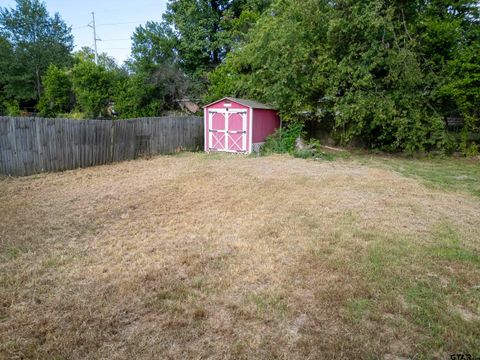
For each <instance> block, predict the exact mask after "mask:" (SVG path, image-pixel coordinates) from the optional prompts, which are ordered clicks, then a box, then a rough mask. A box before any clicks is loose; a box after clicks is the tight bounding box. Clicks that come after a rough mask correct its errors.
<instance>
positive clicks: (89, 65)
mask: <svg viewBox="0 0 480 360" xmlns="http://www.w3.org/2000/svg"><path fill="white" fill-rule="evenodd" d="M115 81H116V77H115V73H114V72H112V71H107V69H105V68H104V67H103V66H101V65H96V64H95V63H94V62H93V61H88V60H82V59H80V60H78V63H77V64H75V66H74V67H73V70H72V83H73V91H74V93H75V98H76V107H77V108H78V110H80V111H81V112H83V113H84V114H85V116H87V117H93V118H97V117H101V116H106V109H107V106H108V102H109V101H111V100H112V99H113V96H114V90H115V89H116V88H117V85H116V83H115Z"/></svg>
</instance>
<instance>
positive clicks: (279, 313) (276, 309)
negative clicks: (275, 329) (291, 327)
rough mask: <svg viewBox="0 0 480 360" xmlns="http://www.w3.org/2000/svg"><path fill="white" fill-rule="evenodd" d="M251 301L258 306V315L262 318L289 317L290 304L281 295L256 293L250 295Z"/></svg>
mask: <svg viewBox="0 0 480 360" xmlns="http://www.w3.org/2000/svg"><path fill="white" fill-rule="evenodd" d="M250 299H251V301H253V303H254V304H255V305H256V308H257V312H258V315H259V316H260V317H262V318H270V317H273V318H281V319H283V318H285V316H286V315H287V312H288V304H287V302H286V301H285V299H284V297H283V296H282V295H280V294H275V293H266V292H265V293H255V294H251V295H250ZM269 315H270V316H269Z"/></svg>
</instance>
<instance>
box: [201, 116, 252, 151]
mask: <svg viewBox="0 0 480 360" xmlns="http://www.w3.org/2000/svg"><path fill="white" fill-rule="evenodd" d="M208 132H209V133H208V143H209V148H210V150H216V151H228V152H246V151H247V110H236V109H229V110H223V109H215V110H209V112H208Z"/></svg>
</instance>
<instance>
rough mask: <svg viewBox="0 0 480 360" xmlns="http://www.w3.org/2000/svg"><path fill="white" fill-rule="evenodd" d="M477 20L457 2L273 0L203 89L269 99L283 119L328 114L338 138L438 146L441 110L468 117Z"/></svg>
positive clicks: (474, 114)
mask: <svg viewBox="0 0 480 360" xmlns="http://www.w3.org/2000/svg"><path fill="white" fill-rule="evenodd" d="M478 23H479V17H478V7H477V6H475V2H474V1H467V0H458V1H454V2H453V3H452V2H447V1H443V0H436V1H429V2H408V3H405V2H404V1H402V0H392V1H388V2H385V1H381V0H368V1H362V2H359V1H355V0H343V1H337V2H332V1H327V0H324V1H316V0H307V1H305V2H302V3H301V4H299V3H298V2H296V1H293V0H277V1H276V2H275V3H274V5H272V7H271V8H270V9H269V10H268V11H266V12H264V13H263V14H262V16H261V19H260V20H259V21H258V22H257V24H256V26H255V27H254V28H253V29H252V31H250V32H249V33H248V35H247V38H246V41H245V44H243V45H242V46H240V47H238V48H237V49H235V50H234V51H232V52H230V53H229V55H228V56H227V58H226V60H225V61H224V62H223V63H222V65H220V66H219V67H218V68H217V69H216V70H215V71H214V72H213V73H212V74H211V75H210V81H211V82H212V86H211V87H210V93H211V94H213V95H214V96H216V97H218V96H225V95H240V96H241V95H245V96H252V97H255V98H259V99H262V100H264V101H268V102H273V103H276V104H277V105H278V106H279V108H280V110H281V111H282V114H283V117H284V119H287V120H288V119H299V118H301V117H302V116H303V114H305V113H308V114H311V115H312V116H313V117H316V118H317V119H318V120H319V121H324V120H328V119H333V120H334V123H335V125H334V129H333V130H334V132H333V134H334V135H335V136H336V137H337V138H338V139H339V140H340V141H342V142H349V141H351V140H353V139H358V140H360V141H362V142H363V143H364V144H365V145H367V146H368V147H372V148H380V149H384V150H390V151H398V150H406V151H417V150H432V149H445V148H446V147H447V146H449V145H448V142H447V136H446V135H447V133H446V129H445V125H444V120H443V119H444V117H445V116H447V115H448V114H451V113H455V112H461V113H462V114H464V116H465V117H466V118H467V119H468V118H471V119H473V120H469V121H467V125H468V127H469V128H470V129H475V128H476V127H475V126H473V125H472V124H478V100H477V99H478V56H476V55H475V54H477V53H478V38H479V36H478V29H479V26H478ZM476 104H477V105H476Z"/></svg>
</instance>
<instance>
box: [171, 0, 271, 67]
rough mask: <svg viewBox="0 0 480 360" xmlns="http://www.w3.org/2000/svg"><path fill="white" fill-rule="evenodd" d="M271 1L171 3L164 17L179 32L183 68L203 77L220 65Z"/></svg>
mask: <svg viewBox="0 0 480 360" xmlns="http://www.w3.org/2000/svg"><path fill="white" fill-rule="evenodd" d="M269 4H270V0H233V1H232V0H169V3H168V5H167V12H166V14H165V15H164V19H165V21H166V23H167V24H168V25H170V26H172V27H173V28H174V29H175V30H176V32H175V35H176V40H177V47H176V49H177V51H178V56H179V59H180V62H181V64H182V68H183V69H184V70H185V71H186V72H187V73H189V74H194V75H196V76H203V75H204V74H206V73H208V72H210V71H211V70H213V69H214V68H215V67H217V66H218V65H220V64H221V63H222V61H223V60H224V58H225V56H226V55H227V53H228V52H229V51H230V50H231V49H232V47H233V46H234V44H235V43H237V42H239V41H241V40H243V34H245V33H246V32H248V30H249V29H250V28H251V26H252V25H253V24H254V23H255V22H256V20H257V19H258V18H259V14H260V13H261V12H262V11H264V10H265V9H266V8H268V6H269Z"/></svg>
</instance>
